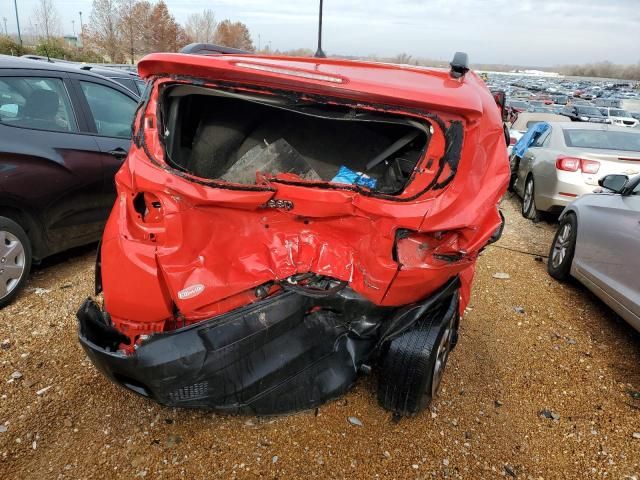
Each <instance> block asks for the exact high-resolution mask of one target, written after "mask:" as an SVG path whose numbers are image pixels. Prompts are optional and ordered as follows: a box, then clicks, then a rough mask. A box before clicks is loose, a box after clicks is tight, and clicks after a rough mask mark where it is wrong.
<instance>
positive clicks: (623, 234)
mask: <svg viewBox="0 0 640 480" xmlns="http://www.w3.org/2000/svg"><path fill="white" fill-rule="evenodd" d="M599 183H600V185H601V186H602V187H603V188H604V189H605V191H604V192H603V193H592V194H588V195H583V196H581V197H580V198H578V199H577V200H574V201H573V202H571V203H570V204H569V205H568V206H567V207H566V208H565V210H564V211H563V212H562V215H561V216H560V219H559V223H560V224H559V226H558V230H557V232H556V234H555V238H554V239H553V242H552V244H551V250H550V251H549V260H548V263H547V269H548V271H549V274H550V275H551V276H552V277H554V278H556V279H558V280H567V279H568V278H569V277H570V276H572V277H574V278H576V279H577V280H578V281H580V282H581V283H582V284H583V285H585V286H586V287H587V288H588V289H589V290H591V291H592V292H593V293H594V294H595V295H596V296H598V297H599V298H600V299H601V300H602V301H604V302H605V303H606V304H607V305H609V306H610V307H611V308H612V309H613V310H614V311H615V312H616V313H617V314H618V315H620V316H621V317H622V318H623V319H625V320H626V321H627V322H629V324H630V325H631V326H632V327H633V328H635V329H636V330H638V331H639V332H640V281H639V277H638V272H640V255H638V252H640V223H639V219H640V175H637V176H635V177H632V178H629V177H628V176H626V175H606V176H604V177H603V178H601V179H600V181H599Z"/></svg>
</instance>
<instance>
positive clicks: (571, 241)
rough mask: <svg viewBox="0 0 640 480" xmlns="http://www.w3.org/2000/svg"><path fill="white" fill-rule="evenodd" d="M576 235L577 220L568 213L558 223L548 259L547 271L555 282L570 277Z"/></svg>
mask: <svg viewBox="0 0 640 480" xmlns="http://www.w3.org/2000/svg"><path fill="white" fill-rule="evenodd" d="M577 233H578V219H577V218H576V216H575V215H574V214H573V213H568V214H567V215H565V216H564V218H563V219H562V221H561V222H560V226H559V227H558V230H557V231H556V235H555V237H553V242H552V243H551V249H550V250H549V259H548V260H547V271H548V272H549V275H551V276H552V277H553V278H555V279H556V280H567V279H569V277H570V275H571V262H573V254H574V253H575V250H576V234H577Z"/></svg>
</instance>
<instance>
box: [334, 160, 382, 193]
mask: <svg viewBox="0 0 640 480" xmlns="http://www.w3.org/2000/svg"><path fill="white" fill-rule="evenodd" d="M331 182H332V183H346V184H348V185H360V186H362V187H367V188H376V183H377V182H378V180H376V179H375V178H371V177H370V176H369V175H366V174H364V173H362V172H354V171H353V170H351V169H350V168H347V167H345V166H344V165H342V166H341V167H340V170H338V173H337V174H336V176H335V177H333V180H331Z"/></svg>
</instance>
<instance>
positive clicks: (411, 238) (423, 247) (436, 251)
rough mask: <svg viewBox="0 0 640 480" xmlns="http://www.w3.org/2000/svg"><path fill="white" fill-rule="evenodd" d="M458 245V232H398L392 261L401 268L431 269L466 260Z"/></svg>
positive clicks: (459, 241)
mask: <svg viewBox="0 0 640 480" xmlns="http://www.w3.org/2000/svg"><path fill="white" fill-rule="evenodd" d="M460 243H461V234H460V232H458V231H447V232H428V233H427V232H425V233H419V232H413V231H410V230H400V231H398V232H397V234H396V246H395V252H394V259H395V260H396V261H397V262H398V263H399V264H400V265H401V266H402V267H403V268H430V267H431V268H432V267H436V266H441V265H446V264H451V263H456V262H459V261H461V260H463V259H466V258H467V252H466V251H465V250H464V249H462V247H461V246H460Z"/></svg>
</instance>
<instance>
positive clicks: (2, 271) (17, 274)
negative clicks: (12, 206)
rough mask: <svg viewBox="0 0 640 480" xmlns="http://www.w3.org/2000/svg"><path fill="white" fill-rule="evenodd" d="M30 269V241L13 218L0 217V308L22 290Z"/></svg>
mask: <svg viewBox="0 0 640 480" xmlns="http://www.w3.org/2000/svg"><path fill="white" fill-rule="evenodd" d="M29 270H31V242H29V237H27V234H26V233H25V231H24V230H23V229H22V227H21V226H20V225H18V224H17V223H16V222H14V221H13V220H11V219H9V218H6V217H0V308H2V307H4V306H6V305H8V304H9V303H11V301H12V300H13V299H14V298H15V296H16V295H17V294H18V293H19V292H20V290H22V287H24V284H25V282H26V281H27V277H28V276H29Z"/></svg>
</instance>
